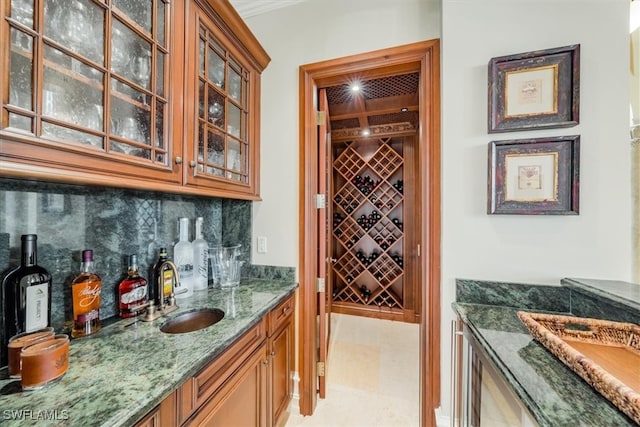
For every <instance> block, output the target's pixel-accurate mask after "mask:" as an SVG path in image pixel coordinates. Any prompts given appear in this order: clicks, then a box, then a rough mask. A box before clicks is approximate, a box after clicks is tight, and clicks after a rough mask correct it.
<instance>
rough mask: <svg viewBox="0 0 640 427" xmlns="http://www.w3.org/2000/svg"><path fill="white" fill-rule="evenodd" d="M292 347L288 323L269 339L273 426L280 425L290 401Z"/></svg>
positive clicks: (291, 326)
mask: <svg viewBox="0 0 640 427" xmlns="http://www.w3.org/2000/svg"><path fill="white" fill-rule="evenodd" d="M293 345H294V337H293V323H292V322H291V321H289V323H287V325H286V326H285V327H283V328H282V329H280V330H279V331H278V332H277V333H276V334H275V335H274V336H273V337H272V338H271V354H270V355H271V402H272V417H273V418H272V420H273V425H274V426H278V425H282V423H283V422H284V419H282V416H283V414H284V412H285V411H286V410H287V406H288V405H289V402H290V401H291V393H292V387H293V384H292V379H291V372H292V370H293V357H294V355H293Z"/></svg>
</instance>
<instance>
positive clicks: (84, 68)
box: [42, 46, 104, 140]
mask: <svg viewBox="0 0 640 427" xmlns="http://www.w3.org/2000/svg"><path fill="white" fill-rule="evenodd" d="M44 62H45V66H44V72H43V91H42V100H43V101H42V113H43V115H45V116H49V117H54V118H56V119H58V120H63V121H65V122H67V123H70V124H73V125H75V126H82V127H85V128H89V129H93V130H102V128H103V117H102V113H103V111H102V106H103V104H104V100H103V85H102V80H103V73H102V72H101V71H100V70H97V69H95V68H93V67H90V66H88V65H86V64H83V63H82V62H80V61H78V60H77V59H74V58H72V57H70V56H67V55H65V54H64V53H62V52H61V51H59V50H57V49H54V48H52V47H50V46H45V49H44ZM76 140H77V138H76Z"/></svg>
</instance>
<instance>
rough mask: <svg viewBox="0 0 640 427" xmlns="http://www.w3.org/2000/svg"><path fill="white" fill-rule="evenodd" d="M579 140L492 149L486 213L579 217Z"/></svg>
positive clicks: (501, 144)
mask: <svg viewBox="0 0 640 427" xmlns="http://www.w3.org/2000/svg"><path fill="white" fill-rule="evenodd" d="M579 172H580V136H578V135H573V136H561V137H549V138H531V139H515V140H508V141H492V142H490V143H489V180H488V202H487V213H489V214H520V215H578V213H579V197H578V196H579V190H580V185H579V183H580V175H579Z"/></svg>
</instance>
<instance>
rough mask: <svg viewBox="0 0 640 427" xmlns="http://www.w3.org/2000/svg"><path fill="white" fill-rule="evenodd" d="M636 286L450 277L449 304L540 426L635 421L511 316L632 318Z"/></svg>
mask: <svg viewBox="0 0 640 427" xmlns="http://www.w3.org/2000/svg"><path fill="white" fill-rule="evenodd" d="M635 286H637V287H638V288H639V289H640V286H639V285H635V284H628V283H626V282H612V281H599V280H587V279H563V280H562V286H541V285H527V284H510V283H500V282H486V281H474V280H457V289H456V295H457V296H456V300H457V301H456V302H455V303H453V308H454V311H455V312H456V313H457V314H458V316H459V318H460V319H461V320H462V321H463V322H464V324H465V327H466V328H467V330H468V331H469V332H470V334H471V336H472V340H473V341H474V343H475V347H476V349H475V350H476V351H479V352H481V353H482V355H483V357H484V358H485V360H488V361H489V363H490V364H491V365H493V366H492V367H493V368H494V370H495V371H497V372H498V374H499V375H500V376H501V377H503V379H504V380H505V381H506V383H507V384H508V386H509V387H510V388H511V389H512V391H513V392H514V393H515V395H516V396H517V398H518V399H519V400H520V401H521V403H522V404H523V406H524V407H525V408H526V409H527V410H528V412H529V413H530V414H531V416H532V417H533V419H534V420H535V421H536V422H537V423H538V424H539V425H540V426H543V427H544V426H549V427H561V426H562V427H564V426H567V427H569V426H571V427H573V426H585V427H586V426H593V427H605V426H606V427H614V426H635V425H636V423H635V422H634V421H633V420H631V419H630V418H628V417H627V416H626V415H625V414H624V413H622V412H621V411H619V410H618V409H617V408H616V407H615V406H613V405H612V404H611V403H610V402H609V401H608V400H606V399H605V398H604V397H602V396H601V395H600V394H599V393H598V392H597V391H596V390H594V389H593V388H592V387H591V386H589V385H588V384H587V383H586V382H585V381H583V380H582V379H581V378H580V377H579V376H578V375H577V374H575V373H574V372H573V371H572V370H571V369H570V368H568V367H567V366H565V365H564V364H563V363H562V362H561V361H559V360H558V359H557V358H556V357H555V356H553V355H552V354H551V353H550V352H549V351H547V350H546V349H545V348H544V347H543V346H542V345H541V344H540V343H538V342H537V341H534V340H533V337H532V336H531V335H530V334H529V331H528V330H527V329H526V327H525V326H524V325H523V324H522V323H521V322H520V320H519V319H518V317H517V315H516V313H517V311H518V310H527V311H537V312H558V313H564V314H567V313H570V314H572V315H576V316H581V317H597V318H607V319H609V320H615V321H626V322H633V323H636V324H637V323H638V322H639V320H640V311H639V310H637V308H638V303H637V300H633V299H632V298H633V295H636V292H637V291H638V289H636V288H635ZM611 295H613V297H611V298H609V297H610V296H611ZM638 369H640V367H638Z"/></svg>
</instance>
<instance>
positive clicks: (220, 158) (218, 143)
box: [207, 128, 224, 167]
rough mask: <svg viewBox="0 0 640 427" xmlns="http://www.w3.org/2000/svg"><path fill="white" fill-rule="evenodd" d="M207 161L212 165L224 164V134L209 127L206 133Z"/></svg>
mask: <svg viewBox="0 0 640 427" xmlns="http://www.w3.org/2000/svg"><path fill="white" fill-rule="evenodd" d="M207 162H208V163H211V164H212V165H214V166H221V167H222V166H224V135H223V134H222V133H221V132H219V131H216V130H213V129H211V128H209V130H208V133H207Z"/></svg>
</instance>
